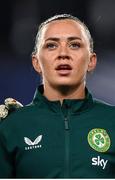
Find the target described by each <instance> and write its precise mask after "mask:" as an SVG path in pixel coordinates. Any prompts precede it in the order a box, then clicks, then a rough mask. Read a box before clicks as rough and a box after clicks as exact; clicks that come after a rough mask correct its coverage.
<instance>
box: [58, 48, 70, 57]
mask: <svg viewBox="0 0 115 180" xmlns="http://www.w3.org/2000/svg"><path fill="white" fill-rule="evenodd" d="M58 59H70V56H69V52H68V48H67V47H66V45H62V46H61V47H60V48H59V55H58Z"/></svg>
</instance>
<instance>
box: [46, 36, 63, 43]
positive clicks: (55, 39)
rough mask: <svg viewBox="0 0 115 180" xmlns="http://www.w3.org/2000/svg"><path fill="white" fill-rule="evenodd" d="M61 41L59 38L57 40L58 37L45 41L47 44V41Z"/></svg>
mask: <svg viewBox="0 0 115 180" xmlns="http://www.w3.org/2000/svg"><path fill="white" fill-rule="evenodd" d="M59 40H60V39H59V38H56V37H49V38H47V39H46V40H45V41H46V42H47V41H57V42H58V41H59Z"/></svg>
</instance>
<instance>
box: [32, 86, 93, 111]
mask: <svg viewBox="0 0 115 180" xmlns="http://www.w3.org/2000/svg"><path fill="white" fill-rule="evenodd" d="M43 91H44V89H43V85H40V86H39V87H38V88H37V89H36V92H35V95H34V98H33V104H36V105H39V106H41V107H42V108H46V106H47V108H50V109H51V110H53V111H54V112H59V111H60V109H62V110H63V109H68V110H69V111H71V112H72V113H81V112H83V111H87V110H88V109H90V108H92V107H93V104H94V103H93V98H92V95H91V94H90V93H89V91H88V89H87V88H85V94H86V96H85V99H65V100H64V101H63V104H62V105H61V104H60V101H49V100H48V99H47V98H46V97H45V96H43Z"/></svg>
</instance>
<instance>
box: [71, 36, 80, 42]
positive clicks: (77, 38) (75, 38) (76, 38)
mask: <svg viewBox="0 0 115 180" xmlns="http://www.w3.org/2000/svg"><path fill="white" fill-rule="evenodd" d="M68 40H69V41H73V40H80V41H81V40H82V39H81V38H80V37H77V36H75V37H68Z"/></svg>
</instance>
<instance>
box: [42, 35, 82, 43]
mask: <svg viewBox="0 0 115 180" xmlns="http://www.w3.org/2000/svg"><path fill="white" fill-rule="evenodd" d="M67 40H68V41H72V40H80V41H81V40H82V39H81V38H80V37H77V36H72V37H68V38H67ZM45 41H57V42H58V41H60V38H57V37H49V38H47V39H46V40H45Z"/></svg>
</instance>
